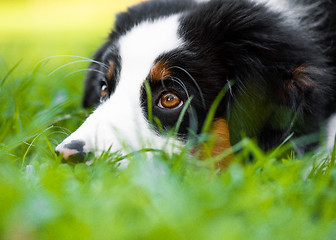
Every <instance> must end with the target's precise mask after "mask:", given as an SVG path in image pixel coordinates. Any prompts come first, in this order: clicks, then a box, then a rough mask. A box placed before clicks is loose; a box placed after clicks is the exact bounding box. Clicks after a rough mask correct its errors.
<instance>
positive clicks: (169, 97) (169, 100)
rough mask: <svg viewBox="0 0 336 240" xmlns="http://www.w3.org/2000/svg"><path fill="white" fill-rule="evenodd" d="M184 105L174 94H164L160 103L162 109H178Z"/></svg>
mask: <svg viewBox="0 0 336 240" xmlns="http://www.w3.org/2000/svg"><path fill="white" fill-rule="evenodd" d="M182 104H183V102H182V101H181V99H180V98H179V97H178V96H177V95H176V94H174V93H164V94H163V95H162V96H161V98H160V101H159V104H158V105H159V107H161V108H178V107H180V106H181V105H182Z"/></svg>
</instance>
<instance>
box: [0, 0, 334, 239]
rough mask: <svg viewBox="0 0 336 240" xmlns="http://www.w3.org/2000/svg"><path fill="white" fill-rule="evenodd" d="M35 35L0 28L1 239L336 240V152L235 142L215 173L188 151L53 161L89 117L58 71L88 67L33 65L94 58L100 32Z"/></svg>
mask: <svg viewBox="0 0 336 240" xmlns="http://www.w3.org/2000/svg"><path fill="white" fill-rule="evenodd" d="M23 2H26V1H23ZM19 6H21V5H19ZM17 8H19V7H16V8H13V9H17ZM8 15H10V13H8ZM0 20H1V17H0ZM92 21H93V22H99V21H98V20H92ZM76 24H77V23H76ZM76 24H74V25H75V26H76ZM78 24H79V23H78ZM93 25H94V24H93ZM104 26H106V25H104ZM41 28H42V29H43V31H42V30H41V31H39V30H34V29H30V30H29V31H28V30H27V31H24V32H22V31H21V30H22V29H16V28H15V27H7V28H5V27H3V28H1V26H0V30H1V29H2V30H3V31H2V33H4V34H5V38H0V55H1V58H0V102H1V104H0V239H258V240H259V239H330V240H332V239H335V238H336V168H335V164H336V160H335V151H334V152H327V151H322V150H321V151H315V152H312V153H307V154H306V155H305V156H300V157H296V156H295V155H294V154H290V155H286V154H283V152H285V150H286V147H287V146H286V144H284V146H281V147H279V149H277V150H276V151H274V152H270V153H263V152H262V151H260V150H259V149H258V147H257V146H256V145H255V143H254V142H253V141H252V140H249V139H244V140H243V141H242V142H241V143H239V144H238V145H237V146H235V149H240V150H241V151H240V153H239V154H236V159H235V160H234V161H233V163H232V164H230V166H229V167H228V168H227V169H225V170H224V171H223V172H222V173H221V174H219V173H218V170H216V169H213V168H212V160H211V159H209V160H208V161H203V162H201V161H198V160H196V159H194V158H193V157H190V156H189V155H188V151H187V149H185V151H182V152H181V153H180V154H175V155H173V156H168V155H167V154H166V153H164V152H160V151H157V152H153V153H152V154H153V155H154V159H155V161H154V162H152V163H150V162H148V161H147V158H148V157H147V156H148V155H147V154H145V153H141V152H139V153H135V154H133V155H132V156H130V165H129V167H128V168H126V169H119V168H117V163H116V161H117V160H118V159H120V156H119V154H106V155H105V156H102V157H101V158H97V159H95V161H94V164H93V165H92V166H87V165H85V164H78V165H76V166H71V165H68V164H64V163H62V162H61V159H60V158H59V157H57V156H56V155H55V153H54V151H53V149H54V147H55V146H56V144H57V143H58V142H60V141H61V140H62V139H63V138H65V136H66V135H67V134H69V133H70V132H71V131H73V130H75V129H76V128H77V127H78V126H79V125H80V124H81V122H82V121H83V120H84V119H85V117H86V115H87V114H88V112H87V111H84V110H82V109H81V107H80V101H81V94H82V90H83V87H82V82H83V77H84V74H83V73H78V74H74V75H71V76H69V77H65V76H66V75H67V74H68V73H70V72H72V71H75V70H78V69H80V68H84V67H86V65H87V64H86V63H78V64H73V65H70V66H67V67H65V68H63V69H60V70H59V71H57V72H55V73H54V74H52V75H51V76H48V75H49V74H50V73H51V72H52V71H53V70H55V69H56V68H58V67H59V66H61V65H63V64H65V63H68V62H70V61H75V60H77V59H76V58H70V57H69V58H66V57H57V58H56V57H55V58H50V59H48V60H46V61H43V62H41V64H38V63H39V61H40V60H42V59H44V58H46V57H48V56H55V55H64V54H66V55H80V56H86V57H89V56H91V54H92V53H93V52H94V50H95V48H96V47H98V46H99V44H100V43H101V42H102V39H103V37H104V33H105V32H106V31H108V30H107V29H108V26H106V29H105V27H101V28H99V29H96V28H95V27H93V26H91V27H89V28H88V29H83V28H80V29H78V30H77V31H76V28H75V27H73V29H69V28H71V26H70V27H69V26H68V28H61V27H60V28H58V29H57V28H56V29H57V30H53V29H49V30H47V29H44V28H43V27H41ZM4 29H5V30H4ZM15 29H16V30H15ZM92 31H95V32H94V33H95V34H93V33H92ZM27 32H28V33H29V34H28V33H27ZM41 34H44V35H43V36H44V37H43V38H41V37H39V36H41ZM62 36H66V37H62ZM251 153H252V154H253V155H254V157H255V159H256V160H255V161H254V162H253V163H249V162H247V161H246V159H248V156H249V154H251ZM224 154H227V153H224ZM121 158H122V157H121Z"/></svg>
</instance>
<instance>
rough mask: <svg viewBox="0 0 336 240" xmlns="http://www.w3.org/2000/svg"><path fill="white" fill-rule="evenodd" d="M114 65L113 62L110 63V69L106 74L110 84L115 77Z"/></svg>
mask: <svg viewBox="0 0 336 240" xmlns="http://www.w3.org/2000/svg"><path fill="white" fill-rule="evenodd" d="M114 65H115V64H114V62H113V61H109V68H108V70H107V73H106V78H107V80H108V81H109V82H110V81H112V77H113V75H114Z"/></svg>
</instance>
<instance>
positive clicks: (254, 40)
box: [83, 0, 336, 150]
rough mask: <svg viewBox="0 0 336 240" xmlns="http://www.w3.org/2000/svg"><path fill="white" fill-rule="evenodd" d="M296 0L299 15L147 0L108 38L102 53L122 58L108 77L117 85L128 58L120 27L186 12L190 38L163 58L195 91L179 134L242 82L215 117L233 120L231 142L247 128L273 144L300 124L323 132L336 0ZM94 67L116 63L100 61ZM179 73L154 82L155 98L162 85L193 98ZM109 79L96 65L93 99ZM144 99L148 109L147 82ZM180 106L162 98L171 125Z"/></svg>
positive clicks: (183, 28)
mask: <svg viewBox="0 0 336 240" xmlns="http://www.w3.org/2000/svg"><path fill="white" fill-rule="evenodd" d="M288 1H289V3H290V4H292V5H293V6H295V5H298V4H302V6H303V7H304V8H302V9H304V13H303V15H302V17H301V20H300V21H298V22H297V23H296V24H293V23H292V22H290V21H288V19H287V18H286V17H285V16H286V14H283V13H281V12H275V11H273V10H271V9H270V8H269V7H267V6H266V5H263V4H256V3H253V2H252V1H249V0H212V1H209V2H204V3H198V4H196V3H195V2H193V1H185V0H183V1H181V0H169V1H168V0H167V1H162V0H157V1H148V2H144V3H142V4H139V5H137V6H134V7H132V8H130V9H129V10H128V11H127V12H124V13H121V14H119V15H118V16H117V20H116V23H115V26H114V28H113V31H112V33H111V34H110V35H109V38H108V41H107V43H105V44H104V45H103V46H102V47H101V48H100V50H99V51H98V52H97V54H96V55H95V57H94V59H95V60H96V61H99V62H102V63H104V64H108V62H109V61H110V60H113V61H114V62H115V63H116V70H115V74H114V76H113V79H112V80H110V82H109V83H108V86H109V88H108V89H109V94H112V93H113V90H114V88H115V85H116V84H117V82H118V73H119V72H120V67H121V66H120V59H119V57H118V49H117V46H115V45H114V44H115V42H116V41H117V40H118V39H119V38H120V36H122V35H123V34H125V33H126V32H127V31H129V30H130V29H131V28H132V27H134V26H135V25H137V24H139V23H140V22H142V21H144V20H151V21H155V19H158V18H161V17H163V16H169V15H172V14H176V13H181V18H180V26H179V34H180V36H181V37H182V38H183V39H184V40H185V42H186V43H187V44H186V45H185V46H184V47H183V48H180V49H178V50H174V51H172V52H169V53H166V54H164V55H162V56H158V58H157V61H160V60H163V61H165V62H167V63H168V64H169V66H178V67H179V68H172V69H171V75H172V76H173V78H174V79H175V80H176V79H180V80H182V81H183V83H184V84H185V86H186V88H187V90H188V93H189V95H190V96H192V97H193V100H192V102H191V107H190V108H189V111H188V112H187V114H186V116H185V117H184V119H183V122H182V125H181V128H180V130H179V133H180V137H181V138H185V137H186V136H187V134H188V133H189V132H190V130H193V131H194V132H196V133H199V132H200V130H201V128H202V126H203V123H204V120H205V117H206V115H207V112H208V110H209V108H210V106H211V104H212V103H213V101H214V99H215V98H216V96H217V95H218V93H219V92H220V91H221V90H222V89H223V88H224V87H225V86H227V84H228V82H233V85H232V86H231V87H230V89H229V91H228V92H227V94H226V95H225V97H224V99H223V100H222V103H221V105H220V107H219V108H218V110H217V112H216V116H215V117H216V118H224V119H226V121H227V122H228V125H229V130H230V138H231V139H230V141H231V144H235V143H237V142H238V141H239V140H240V139H241V136H243V135H245V136H248V137H252V138H256V139H257V140H258V143H259V145H260V146H261V147H262V148H263V149H265V150H267V149H270V148H272V147H274V146H276V145H278V144H280V143H281V142H282V141H283V140H284V139H285V138H287V137H288V136H289V135H290V134H291V133H294V137H298V136H302V135H307V134H310V133H316V132H318V131H319V129H320V127H321V125H322V124H323V123H324V121H325V120H326V119H327V118H328V117H329V116H330V115H331V114H332V113H334V112H335V111H336V107H335V106H336V100H335V96H336V94H335V92H336V80H335V71H334V68H335V63H336V47H335V43H336V37H335V33H336V1H327V0H326V1H319V2H318V3H316V2H314V1H308V0H306V1H304V0H301V1H299V0H296V1H290V0H288ZM293 9H295V7H293ZM297 14H302V13H300V12H298V13H297ZM144 57H145V56H144ZM90 68H92V69H96V70H99V71H102V72H104V73H106V71H107V70H106V69H105V68H104V66H102V65H100V64H97V63H92V64H91V66H90ZM186 72H187V73H188V74H190V75H191V76H192V78H191V77H190V76H189V75H188V74H187V73H186ZM174 79H171V80H169V81H165V86H162V84H161V83H151V84H150V86H151V89H152V93H153V102H154V103H155V101H157V98H158V96H157V94H158V92H159V90H158V89H160V88H162V87H165V88H169V89H170V90H171V89H172V90H173V91H175V92H178V93H179V94H180V96H181V98H183V99H184V100H186V99H187V96H186V94H185V91H184V89H181V86H180V85H178V84H177V83H176V81H173V80H174ZM147 80H150V79H147ZM194 80H195V81H196V82H197V84H195V82H194ZM106 81H107V80H106V76H104V75H101V74H99V73H97V72H94V71H92V72H90V73H89V74H88V76H87V78H86V88H85V95H84V99H83V105H84V107H90V106H94V105H97V104H99V100H100V87H101V82H106ZM198 87H199V88H200V89H201V91H199V89H198ZM142 100H143V109H144V111H145V112H147V96H146V91H145V90H143V98H142ZM179 113H180V110H179V111H171V112H167V111H162V109H159V108H157V106H156V105H155V104H154V105H153V114H154V116H156V117H157V118H158V119H159V120H160V121H161V123H162V125H163V127H165V128H169V127H172V126H173V125H174V124H175V123H176V121H177V119H178V116H179ZM193 124H194V126H191V125H193Z"/></svg>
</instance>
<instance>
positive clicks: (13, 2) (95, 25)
mask: <svg viewBox="0 0 336 240" xmlns="http://www.w3.org/2000/svg"><path fill="white" fill-rule="evenodd" d="M135 2H139V0H122V1H118V0H67V1H65V0H59V1H51V0H21V1H20V0H8V1H4V0H0V36H1V37H0V55H1V56H2V58H4V59H6V63H7V64H8V65H13V64H15V63H16V61H17V60H18V59H23V60H24V62H23V64H22V65H23V66H26V67H31V66H32V65H34V64H35V63H36V62H37V61H39V60H41V59H43V58H44V57H48V56H52V55H59V54H71V55H87V54H89V55H90V54H92V53H93V52H94V50H95V48H96V47H97V46H98V44H99V42H102V41H103V40H104V38H105V37H106V35H107V33H108V32H109V30H110V28H111V26H112V23H113V19H114V14H115V13H116V12H118V11H121V10H124V9H126V6H129V5H131V4H134V3H135Z"/></svg>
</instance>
